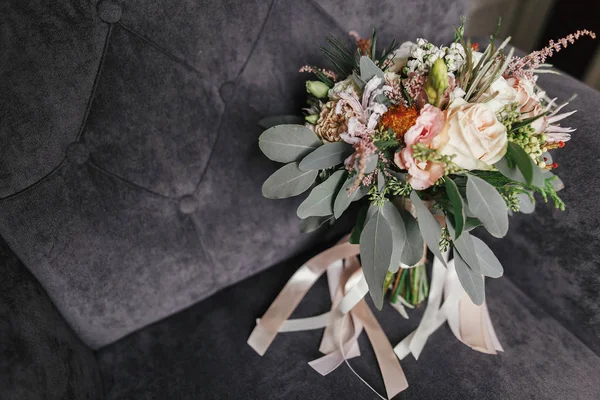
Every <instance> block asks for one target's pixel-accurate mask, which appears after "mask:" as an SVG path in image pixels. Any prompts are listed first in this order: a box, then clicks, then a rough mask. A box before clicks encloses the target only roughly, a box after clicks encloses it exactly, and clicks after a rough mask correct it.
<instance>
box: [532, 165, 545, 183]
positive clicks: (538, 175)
mask: <svg viewBox="0 0 600 400" xmlns="http://www.w3.org/2000/svg"><path fill="white" fill-rule="evenodd" d="M530 161H531V164H532V165H533V182H532V185H533V186H536V187H539V188H543V187H545V186H546V180H545V179H544V175H543V171H542V169H541V168H540V167H538V166H537V165H536V164H535V163H534V162H533V160H531V159H530Z"/></svg>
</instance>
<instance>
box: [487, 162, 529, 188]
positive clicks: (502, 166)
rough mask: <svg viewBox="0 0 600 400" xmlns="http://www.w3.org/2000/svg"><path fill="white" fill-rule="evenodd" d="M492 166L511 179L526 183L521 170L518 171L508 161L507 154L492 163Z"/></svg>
mask: <svg viewBox="0 0 600 400" xmlns="http://www.w3.org/2000/svg"><path fill="white" fill-rule="evenodd" d="M494 167H496V168H497V169H498V171H500V173H501V174H502V175H504V176H505V177H507V178H508V179H512V180H513V181H516V182H520V183H523V184H525V185H527V184H528V183H527V180H526V179H525V177H523V174H522V173H521V171H519V169H518V168H517V167H516V166H511V165H510V161H509V160H508V156H507V155H505V156H504V157H502V158H501V159H500V161H498V162H497V163H496V164H494Z"/></svg>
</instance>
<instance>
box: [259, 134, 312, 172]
mask: <svg viewBox="0 0 600 400" xmlns="http://www.w3.org/2000/svg"><path fill="white" fill-rule="evenodd" d="M321 145H322V142H321V139H319V137H318V136H317V135H316V134H315V133H314V132H313V131H311V130H310V129H308V128H307V127H305V126H302V125H277V126H274V127H272V128H269V129H267V130H266V131H264V132H263V133H262V135H260V137H259V138H258V146H259V147H260V149H261V150H262V152H263V153H264V154H265V155H266V156H267V157H269V158H270V159H271V160H273V161H278V162H282V163H289V162H293V161H298V160H300V159H301V158H302V157H304V156H306V155H307V154H309V153H311V152H312V151H314V150H315V149H316V148H318V147H319V146H321Z"/></svg>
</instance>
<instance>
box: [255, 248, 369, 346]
mask: <svg viewBox="0 0 600 400" xmlns="http://www.w3.org/2000/svg"><path fill="white" fill-rule="evenodd" d="M358 252H359V247H358V245H353V244H350V243H349V242H347V241H345V242H341V243H339V244H337V245H335V246H333V247H331V248H329V249H327V250H325V251H324V252H322V253H320V254H318V255H317V256H315V257H313V258H311V259H310V260H309V261H308V262H307V263H306V264H304V265H303V266H302V267H300V269H298V271H296V273H294V275H292V277H291V278H290V280H289V281H288V282H287V284H286V285H285V286H284V288H283V290H282V291H281V292H280V293H279V295H278V296H277V298H276V299H275V301H274V302H273V303H272V304H271V306H270V307H269V309H268V310H267V312H266V313H265V315H263V317H262V318H261V319H260V322H259V323H258V324H257V325H256V327H255V328H254V330H253V331H252V333H251V334H250V337H249V338H248V345H249V346H250V347H252V348H253V349H254V351H256V352H257V353H258V354H259V355H261V356H262V355H264V354H265V352H266V351H267V349H268V348H269V346H270V345H271V343H272V342H273V340H274V339H275V337H276V336H277V333H278V332H279V330H280V328H281V327H282V325H283V324H284V323H285V321H286V320H287V319H288V318H289V317H290V315H291V314H292V312H293V311H294V310H295V309H296V307H297V306H298V304H299V303H300V301H301V300H302V299H303V298H304V296H305V295H306V293H307V292H308V291H309V290H310V288H311V287H312V285H313V284H314V283H315V282H316V281H317V279H319V277H320V276H321V275H322V274H323V273H324V272H325V270H326V269H327V267H329V266H330V265H331V264H333V263H334V262H336V261H338V260H341V259H343V258H346V257H351V256H354V255H356V254H358ZM343 300H344V299H342V301H343ZM346 302H349V300H347V301H346Z"/></svg>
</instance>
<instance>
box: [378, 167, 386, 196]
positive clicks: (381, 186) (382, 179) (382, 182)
mask: <svg viewBox="0 0 600 400" xmlns="http://www.w3.org/2000/svg"><path fill="white" fill-rule="evenodd" d="M384 188H385V176H384V175H383V172H381V170H379V171H377V191H378V192H379V193H381V192H382V191H383V189H384Z"/></svg>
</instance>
